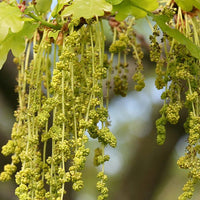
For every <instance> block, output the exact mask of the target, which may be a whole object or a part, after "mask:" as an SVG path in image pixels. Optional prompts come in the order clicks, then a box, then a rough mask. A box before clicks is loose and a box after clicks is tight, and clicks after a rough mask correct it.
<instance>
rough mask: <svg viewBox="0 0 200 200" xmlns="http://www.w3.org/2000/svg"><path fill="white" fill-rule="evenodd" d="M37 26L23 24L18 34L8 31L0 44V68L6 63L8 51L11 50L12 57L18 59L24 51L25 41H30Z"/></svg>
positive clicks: (34, 24)
mask: <svg viewBox="0 0 200 200" xmlns="http://www.w3.org/2000/svg"><path fill="white" fill-rule="evenodd" d="M38 26H39V24H37V23H31V22H28V21H27V22H24V24H23V27H22V29H21V30H20V31H19V32H16V33H13V32H11V30H10V29H9V32H8V34H7V36H6V37H5V38H4V40H2V41H1V42H0V51H1V54H0V68H1V67H2V66H3V63H4V62H5V61H6V58H7V54H8V51H9V50H12V53H13V55H14V56H16V57H19V56H21V55H22V54H23V52H24V50H25V40H26V39H31V38H32V37H33V34H34V32H35V30H36V29H37V27H38Z"/></svg>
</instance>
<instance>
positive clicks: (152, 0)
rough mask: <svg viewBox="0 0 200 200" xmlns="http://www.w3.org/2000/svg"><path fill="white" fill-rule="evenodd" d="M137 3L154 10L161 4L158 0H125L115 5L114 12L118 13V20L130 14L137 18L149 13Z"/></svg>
mask: <svg viewBox="0 0 200 200" xmlns="http://www.w3.org/2000/svg"><path fill="white" fill-rule="evenodd" d="M135 5H137V6H139V7H141V8H145V9H146V10H148V11H154V10H156V9H157V8H158V6H159V4H158V1H157V0H140V1H138V0H124V1H122V2H121V3H120V4H117V5H114V6H113V12H114V13H116V19H117V20H118V21H123V20H124V19H125V18H126V17H128V16H129V15H132V16H134V17H135V18H142V17H145V16H146V15H147V13H146V12H145V11H143V10H141V9H139V8H137V7H136V6H135Z"/></svg>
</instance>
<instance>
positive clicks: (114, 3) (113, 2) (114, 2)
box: [106, 0, 123, 5]
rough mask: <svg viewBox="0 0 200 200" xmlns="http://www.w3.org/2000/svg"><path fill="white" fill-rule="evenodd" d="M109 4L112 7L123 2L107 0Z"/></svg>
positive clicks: (120, 0)
mask: <svg viewBox="0 0 200 200" xmlns="http://www.w3.org/2000/svg"><path fill="white" fill-rule="evenodd" d="M106 1H107V2H108V3H110V4H112V5H117V4H120V3H121V2H122V1H123V0H106Z"/></svg>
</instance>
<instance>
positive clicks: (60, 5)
mask: <svg viewBox="0 0 200 200" xmlns="http://www.w3.org/2000/svg"><path fill="white" fill-rule="evenodd" d="M70 1H71V0H58V3H57V4H56V7H55V8H54V10H53V11H52V13H51V16H52V17H55V16H56V15H57V14H58V13H59V12H60V11H61V9H62V8H63V6H64V5H67V4H68V3H69V2H70Z"/></svg>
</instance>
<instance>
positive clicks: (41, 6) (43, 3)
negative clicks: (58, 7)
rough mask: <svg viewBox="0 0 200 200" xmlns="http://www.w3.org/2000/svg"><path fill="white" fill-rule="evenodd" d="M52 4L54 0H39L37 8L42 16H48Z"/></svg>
mask: <svg viewBox="0 0 200 200" xmlns="http://www.w3.org/2000/svg"><path fill="white" fill-rule="evenodd" d="M51 3H52V0H37V4H36V5H35V7H36V9H37V11H38V12H39V13H40V14H46V13H47V12H48V11H49V10H50V8H51Z"/></svg>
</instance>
